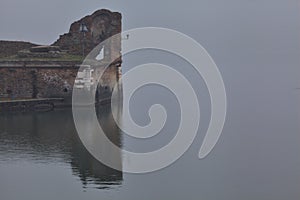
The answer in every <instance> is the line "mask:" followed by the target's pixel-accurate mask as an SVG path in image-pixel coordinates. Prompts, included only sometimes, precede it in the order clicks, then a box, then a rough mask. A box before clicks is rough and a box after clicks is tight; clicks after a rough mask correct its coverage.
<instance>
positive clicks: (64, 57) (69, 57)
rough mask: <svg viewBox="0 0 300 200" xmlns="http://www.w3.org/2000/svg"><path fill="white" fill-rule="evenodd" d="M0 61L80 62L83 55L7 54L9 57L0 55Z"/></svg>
mask: <svg viewBox="0 0 300 200" xmlns="http://www.w3.org/2000/svg"><path fill="white" fill-rule="evenodd" d="M0 61H74V62H82V61H83V57H82V56H79V55H72V54H64V55H62V56H61V57H59V58H35V57H32V58H20V57H18V56H17V55H13V56H9V57H4V58H1V57H0Z"/></svg>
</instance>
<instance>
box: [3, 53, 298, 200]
mask: <svg viewBox="0 0 300 200" xmlns="http://www.w3.org/2000/svg"><path fill="white" fill-rule="evenodd" d="M149 55H151V56H149ZM153 58H155V59H156V60H158V61H159V62H161V63H166V64H168V65H171V66H173V67H174V69H176V70H178V71H180V72H182V73H183V74H185V76H186V77H188V78H189V80H190V81H191V83H192V85H193V87H194V89H195V91H196V92H197V96H198V98H199V105H200V108H201V121H200V129H199V131H198V135H197V137H196V139H195V141H194V142H193V144H192V146H191V147H190V148H189V150H188V151H187V152H186V153H185V154H184V155H183V156H182V157H181V158H180V159H179V160H177V161H176V162H175V163H173V164H172V165H170V166H169V167H167V168H165V169H161V170H159V171H156V172H151V173H147V174H128V173H122V172H119V171H116V170H113V169H110V168H109V167H106V166H105V165H103V164H101V163H100V162H99V161H97V160H96V159H95V158H93V156H92V155H91V154H89V153H88V152H87V150H86V149H85V147H84V146H83V145H82V143H81V142H80V140H79V138H78V135H77V132H76V129H75V126H74V122H73V117H72V110H71V109H62V110H55V111H51V112H37V113H34V112H27V113H6V114H4V113H2V114H1V115H0V177H1V179H0V191H1V198H2V199H5V200H10V199H12V200H16V199H28V200H29V199H44V200H47V199H49V200H50V199H51V200H52V199H73V200H76V199H78V200H79V199H107V200H111V199H122V200H126V199H128V200H129V199H149V200H150V199H172V200H177V199H178V200H179V199H205V200H213V199H222V200H224V199H228V200H232V199H249V200H253V199H256V200H265V199H272V200H281V199H289V200H296V199H299V197H300V193H299V187H300V171H299V166H300V157H299V150H300V134H299V128H300V126H299V99H300V98H299V97H300V91H299V90H298V89H296V88H297V84H298V75H299V74H297V73H295V72H297V68H296V67H295V68H294V67H293V66H290V67H288V69H289V71H286V69H287V68H285V69H284V68H281V64H280V63H279V64H278V65H277V66H276V65H273V66H272V67H271V66H269V67H268V66H267V67H266V68H265V69H263V70H260V73H257V68H256V67H251V66H248V67H247V68H243V69H238V68H236V69H235V70H232V72H233V73H229V72H227V71H226V69H224V68H220V71H221V73H222V75H223V79H224V83H225V86H226V89H227V98H228V112H227V118H226V123H225V127H224V129H223V132H222V135H221V138H220V140H219V142H218V143H217V145H216V146H215V148H214V149H213V151H212V152H211V153H210V154H209V155H208V156H207V157H206V158H204V159H202V160H199V159H198V152H199V148H200V146H201V144H202V141H203V137H204V135H205V133H206V130H207V127H208V123H209V119H210V99H209V94H208V92H207V89H206V87H205V84H204V82H203V80H202V79H201V77H200V76H199V75H197V74H195V73H194V71H193V70H192V68H189V67H190V66H189V65H188V64H187V63H185V61H180V59H178V58H176V56H174V55H170V54H167V53H162V52H157V51H150V50H148V51H144V52H143V53H137V55H135V56H133V55H128V56H127V58H126V59H125V60H124V69H125V70H126V66H128V65H129V63H130V65H131V66H136V65H138V64H141V63H142V62H150V59H153ZM182 66H185V68H184V69H183V68H182ZM274 69H275V70H277V73H276V74H274V73H273V74H272V73H270V71H271V70H274ZM123 88H124V90H126V82H125V83H123ZM182 89H184V88H182ZM157 103H159V104H161V105H163V106H164V107H165V109H166V111H167V114H168V118H167V121H166V124H165V127H164V128H163V129H162V130H161V132H160V133H159V134H158V135H156V136H155V137H153V138H149V139H136V138H133V137H131V136H128V135H126V134H125V133H123V132H122V131H120V130H119V129H118V127H117V126H116V124H115V123H114V120H113V117H112V113H111V108H110V106H107V105H106V106H100V107H98V108H97V111H98V112H97V113H98V119H99V122H100V124H103V126H104V127H105V129H106V130H107V134H108V137H109V138H110V139H111V140H112V141H113V142H114V143H115V144H118V145H120V146H122V148H124V149H127V150H130V151H134V152H148V151H153V150H156V149H158V148H161V147H163V146H164V145H166V144H167V143H168V142H169V141H170V140H171V139H172V138H173V137H174V135H175V133H176V131H177V128H178V124H179V122H180V108H179V105H178V101H177V100H176V98H175V96H174V94H172V93H171V92H170V91H169V90H167V89H166V88H164V87H161V86H158V85H149V86H145V87H143V88H141V89H139V90H138V91H137V92H136V93H135V95H134V96H133V98H132V100H131V102H130V108H129V109H130V112H131V115H132V117H133V119H134V120H135V122H136V123H137V124H139V125H141V126H143V125H146V124H148V123H149V116H148V110H149V108H150V107H151V105H153V104H157ZM123 109H125V108H123ZM85 120H86V121H83V123H85V122H88V121H89V118H86V119H85ZM191 120H192V119H191ZM120 161H121V162H122V157H121V156H120Z"/></svg>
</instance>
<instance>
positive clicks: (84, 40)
mask: <svg viewBox="0 0 300 200" xmlns="http://www.w3.org/2000/svg"><path fill="white" fill-rule="evenodd" d="M121 19H122V16H121V14H120V13H118V12H111V11H109V10H105V9H102V10H97V11H96V12H94V13H93V14H92V15H88V16H86V17H84V18H82V19H80V20H78V21H76V22H74V23H73V24H72V25H71V27H70V30H69V32H68V33H66V34H64V35H61V36H60V37H59V39H58V40H57V41H56V42H54V43H53V45H55V46H59V47H60V48H61V49H63V50H67V51H68V52H69V53H71V54H75V55H82V54H83V45H84V49H85V50H84V52H85V55H87V54H88V53H89V52H90V51H91V50H92V49H94V47H95V46H97V45H98V44H99V43H101V42H103V41H104V40H105V39H107V38H109V37H111V36H113V35H115V34H118V33H121V29H122V27H121ZM81 24H85V25H86V27H87V29H88V32H86V33H85V36H84V35H83V33H82V32H80V31H79V30H80V26H81ZM120 42H121V41H116V43H117V44H115V45H114V46H115V47H118V48H119V49H118V50H117V51H116V52H117V53H118V51H120V44H119V43H120ZM115 47H114V49H116V48H115ZM107 50H109V48H107ZM116 52H112V53H116ZM110 53H111V52H105V54H106V55H109V54H110Z"/></svg>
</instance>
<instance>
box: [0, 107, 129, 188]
mask: <svg viewBox="0 0 300 200" xmlns="http://www.w3.org/2000/svg"><path fill="white" fill-rule="evenodd" d="M97 111H98V117H99V122H100V123H101V124H104V125H105V126H104V128H105V129H106V130H107V131H106V132H107V133H108V134H109V136H108V137H109V138H110V139H111V140H112V141H113V142H114V143H115V144H117V145H120V144H121V134H120V131H119V129H118V127H117V126H116V124H115V123H114V120H113V117H112V114H111V108H110V106H99V107H98V108H97ZM87 120H88V119H87ZM119 159H121V156H119ZM23 162H30V163H32V162H34V163H43V164H47V165H51V164H55V165H59V164H62V165H66V166H67V167H68V168H69V169H70V170H71V171H72V174H73V175H74V176H76V177H77V179H79V180H80V181H81V182H82V184H83V187H84V188H86V187H93V188H99V189H110V188H114V187H117V186H118V185H120V184H122V180H123V174H122V172H120V171H116V170H114V169H111V168H109V167H106V166H105V165H103V164H102V163H100V162H99V161H97V160H96V159H95V158H94V157H93V156H92V155H91V154H90V153H89V152H88V151H87V150H86V149H85V147H84V146H83V145H82V143H81V141H80V140H79V137H78V135H77V133H76V130H75V126H74V122H73V118H72V111H71V109H65V110H57V111H53V112H45V113H14V114H12V113H6V114H1V115H0V166H1V165H6V164H9V163H16V164H18V165H19V164H20V165H21V164H22V163H23ZM119 162H120V163H121V160H120V161H119Z"/></svg>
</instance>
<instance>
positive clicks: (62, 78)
mask: <svg viewBox="0 0 300 200" xmlns="http://www.w3.org/2000/svg"><path fill="white" fill-rule="evenodd" d="M0 64H1V63H0ZM62 64H63V65H59V64H57V65H53V64H52V65H49V64H42V63H40V64H39V65H32V64H30V63H27V65H24V63H23V62H15V66H14V67H12V66H11V65H3V64H2V65H0V99H27V98H28V99H30V98H64V99H65V100H66V102H70V101H71V97H72V90H73V86H74V81H75V78H76V75H77V72H78V70H79V66H78V65H73V64H71V65H67V63H62ZM22 65H24V66H22ZM119 65H120V64H112V65H110V66H109V67H108V68H107V69H106V71H105V72H104V73H103V76H102V77H101V79H100V81H99V85H98V93H99V94H98V97H99V100H102V99H106V98H110V96H111V93H112V90H113V87H114V86H115V84H116V83H117V81H118V79H119V77H118V73H117V71H118V66H119ZM100 68H101V67H100Z"/></svg>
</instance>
